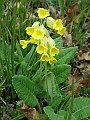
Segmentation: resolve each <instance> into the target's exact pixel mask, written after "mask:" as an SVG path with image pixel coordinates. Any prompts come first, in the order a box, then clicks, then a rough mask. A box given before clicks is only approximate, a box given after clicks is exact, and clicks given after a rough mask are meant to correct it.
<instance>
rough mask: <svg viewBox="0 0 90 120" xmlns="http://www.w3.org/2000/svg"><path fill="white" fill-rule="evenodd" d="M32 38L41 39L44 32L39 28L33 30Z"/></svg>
mask: <svg viewBox="0 0 90 120" xmlns="http://www.w3.org/2000/svg"><path fill="white" fill-rule="evenodd" d="M32 36H33V38H34V39H42V38H43V37H44V31H43V30H42V29H39V28H37V29H34V33H33V35H32Z"/></svg>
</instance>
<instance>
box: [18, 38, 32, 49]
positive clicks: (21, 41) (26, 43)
mask: <svg viewBox="0 0 90 120" xmlns="http://www.w3.org/2000/svg"><path fill="white" fill-rule="evenodd" d="M29 43H30V40H20V44H21V45H22V48H23V49H25V48H26V47H27V45H28V44H29Z"/></svg>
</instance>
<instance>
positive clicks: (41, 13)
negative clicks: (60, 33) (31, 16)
mask: <svg viewBox="0 0 90 120" xmlns="http://www.w3.org/2000/svg"><path fill="white" fill-rule="evenodd" d="M37 13H38V16H39V18H46V17H47V16H49V15H50V14H49V11H48V10H46V9H44V8H39V9H38V11H37Z"/></svg>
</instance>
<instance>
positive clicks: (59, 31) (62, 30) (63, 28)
mask: <svg viewBox="0 0 90 120" xmlns="http://www.w3.org/2000/svg"><path fill="white" fill-rule="evenodd" d="M64 32H66V27H62V29H60V30H58V33H59V34H60V35H63V33H64Z"/></svg>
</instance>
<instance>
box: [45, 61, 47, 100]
mask: <svg viewBox="0 0 90 120" xmlns="http://www.w3.org/2000/svg"><path fill="white" fill-rule="evenodd" d="M45 83H46V92H47V99H48V79H47V62H46V61H45Z"/></svg>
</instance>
